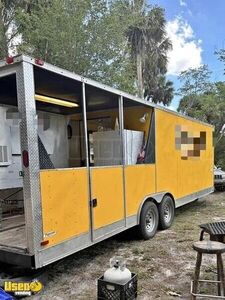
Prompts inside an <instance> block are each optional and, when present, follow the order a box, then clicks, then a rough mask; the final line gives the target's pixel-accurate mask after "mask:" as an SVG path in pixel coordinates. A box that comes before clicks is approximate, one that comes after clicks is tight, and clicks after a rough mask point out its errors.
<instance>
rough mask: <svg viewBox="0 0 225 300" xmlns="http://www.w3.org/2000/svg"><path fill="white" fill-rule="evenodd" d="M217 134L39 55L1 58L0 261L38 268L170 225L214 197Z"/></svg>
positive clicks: (199, 123) (145, 235) (143, 235)
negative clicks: (192, 205) (133, 232)
mask: <svg viewBox="0 0 225 300" xmlns="http://www.w3.org/2000/svg"><path fill="white" fill-rule="evenodd" d="M212 134H213V127H211V126H210V125H208V124H204V123H202V122H200V121H197V120H194V119H190V118H187V117H184V116H182V115H180V114H178V113H176V112H174V111H170V110H168V109H166V108H164V107H160V106H157V105H154V104H153V103H151V102H148V101H145V100H143V99H139V98H137V97H134V96H132V95H129V94H127V93H124V92H121V91H119V90H117V89H114V88H111V87H108V86H105V85H104V84H100V83H98V82H95V81H92V80H89V79H87V78H84V77H81V76H78V75H76V74H74V73H71V72H68V71H66V70H63V69H60V68H58V67H55V66H53V65H50V64H48V63H45V62H43V61H41V60H39V59H33V58H30V57H26V56H23V55H19V56H16V57H14V58H8V59H7V60H6V61H1V62H0V198H1V204H2V211H1V219H2V221H1V228H0V260H1V261H4V262H9V263H13V264H18V265H23V266H27V267H32V268H40V267H42V266H45V265H47V264H50V263H51V262H54V261H56V260H58V259H61V258H63V257H65V256H68V255H70V254H72V253H75V252H77V251H79V250H81V249H84V248H86V247H89V246H91V245H92V244H94V243H97V242H99V241H101V240H103V239H106V238H108V237H110V236H112V235H115V234H117V233H119V232H122V231H124V230H126V229H128V228H130V227H133V226H137V230H138V231H139V233H140V235H141V236H142V237H143V238H144V239H148V238H151V237H153V236H154V234H155V233H156V231H157V228H158V226H159V227H160V228H162V229H166V228H168V227H170V225H171V224H172V222H173V218H174V209H175V208H176V207H179V206H181V205H184V204H186V203H189V202H191V201H193V200H195V199H197V198H199V197H201V196H203V195H206V194H208V193H210V192H212V191H213V144H212ZM6 199H7V201H8V202H7V201H6ZM13 201H17V202H16V203H17V206H16V210H15V211H14V213H13V214H10V215H9V214H8V215H7V213H8V212H9V211H10V205H12V203H14V202H13ZM6 202H7V209H6V208H5V207H6ZM18 203H19V204H18ZM18 205H20V206H19V207H18Z"/></svg>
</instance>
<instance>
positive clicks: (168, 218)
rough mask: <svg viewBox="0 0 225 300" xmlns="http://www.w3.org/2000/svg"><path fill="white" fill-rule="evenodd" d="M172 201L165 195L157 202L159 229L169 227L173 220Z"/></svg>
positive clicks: (173, 209)
mask: <svg viewBox="0 0 225 300" xmlns="http://www.w3.org/2000/svg"><path fill="white" fill-rule="evenodd" d="M174 211H175V208H174V202H173V199H172V198H171V197H170V196H169V195H166V196H164V197H163V200H162V202H161V203H160V204H159V227H160V229H167V228H169V227H170V226H171V225H172V223H173V220H174Z"/></svg>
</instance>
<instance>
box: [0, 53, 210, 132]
mask: <svg viewBox="0 0 225 300" xmlns="http://www.w3.org/2000/svg"><path fill="white" fill-rule="evenodd" d="M35 61H36V59H35V58H33V57H30V56H27V55H24V54H19V55H17V56H14V57H13V63H11V64H7V62H6V60H1V61H0V68H2V67H6V66H7V65H9V66H11V65H12V64H16V63H20V62H27V63H31V64H33V65H35V66H36V67H40V68H42V69H45V70H47V71H50V72H54V73H57V74H59V75H62V76H65V77H68V78H71V79H74V80H77V81H80V82H84V83H86V84H88V85H91V86H94V87H97V88H100V89H103V90H105V91H107V92H110V93H113V94H116V95H118V96H122V97H124V98H127V99H129V100H133V101H136V102H139V103H142V104H144V105H148V106H151V107H153V108H156V109H159V110H163V111H166V112H168V113H171V114H173V115H177V116H180V117H183V118H185V119H188V120H190V121H194V122H197V123H200V124H202V125H206V126H209V127H212V128H215V126H213V125H211V124H209V123H206V122H203V121H200V120H198V119H195V118H192V117H189V116H185V115H183V114H181V113H179V112H176V111H173V110H171V109H169V108H167V107H165V106H161V105H158V104H155V103H152V102H149V101H146V100H144V99H142V98H139V97H137V96H134V95H131V94H129V93H126V92H124V91H121V90H119V89H116V88H113V87H110V86H108V85H106V84H103V83H100V82H98V81H95V80H93V79H89V78H86V77H84V76H81V75H78V74H76V73H74V72H71V71H67V70H65V69H63V68H60V67H57V66H54V65H52V64H49V63H47V62H44V64H43V65H38V64H37V63H36V62H35Z"/></svg>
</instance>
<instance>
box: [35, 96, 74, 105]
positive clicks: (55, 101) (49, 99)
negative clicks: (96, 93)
mask: <svg viewBox="0 0 225 300" xmlns="http://www.w3.org/2000/svg"><path fill="white" fill-rule="evenodd" d="M35 100H36V101H40V102H45V103H51V104H55V105H60V106H65V107H70V108H72V107H78V106H79V105H78V104H77V103H74V102H70V101H66V100H61V99H57V98H53V97H48V96H43V95H38V94H36V95H35Z"/></svg>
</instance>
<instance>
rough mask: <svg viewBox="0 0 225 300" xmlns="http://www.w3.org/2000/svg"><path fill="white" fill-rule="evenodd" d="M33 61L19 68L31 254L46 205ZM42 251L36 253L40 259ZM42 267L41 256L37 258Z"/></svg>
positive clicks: (39, 235)
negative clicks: (42, 187) (41, 168)
mask: <svg viewBox="0 0 225 300" xmlns="http://www.w3.org/2000/svg"><path fill="white" fill-rule="evenodd" d="M34 94H35V88H34V74H33V65H32V64H29V63H26V62H22V63H21V65H20V66H19V70H18V72H17V97H18V109H19V112H20V113H21V118H22V119H21V125H20V135H21V151H23V150H27V151H28V153H29V167H28V168H25V167H24V166H23V172H24V180H23V185H24V209H25V221H26V238H27V248H28V252H29V254H34V255H35V254H37V252H38V250H39V249H40V242H41V240H42V232H43V231H42V209H41V198H40V182H39V171H40V168H39V154H38V132H37V114H36V105H35V99H34ZM37 258H38V255H37V256H36V259H37ZM35 265H36V267H38V265H39V262H38V260H37V261H36V262H35Z"/></svg>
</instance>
